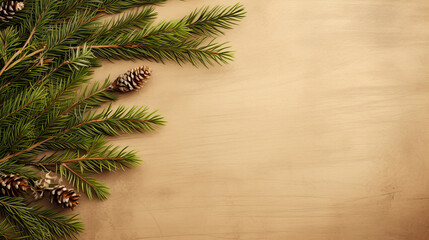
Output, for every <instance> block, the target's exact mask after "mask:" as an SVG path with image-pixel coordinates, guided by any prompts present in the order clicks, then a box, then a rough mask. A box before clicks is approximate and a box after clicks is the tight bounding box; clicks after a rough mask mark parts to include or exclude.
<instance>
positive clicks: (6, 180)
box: [0, 174, 29, 197]
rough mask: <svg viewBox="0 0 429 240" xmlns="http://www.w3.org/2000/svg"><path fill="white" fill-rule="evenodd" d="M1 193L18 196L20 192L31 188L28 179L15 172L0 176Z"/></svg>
mask: <svg viewBox="0 0 429 240" xmlns="http://www.w3.org/2000/svg"><path fill="white" fill-rule="evenodd" d="M0 188H1V194H2V195H7V196H13V197H18V195H19V194H20V193H23V192H26V191H27V190H28V188H29V184H28V182H27V180H26V179H25V178H23V177H20V176H17V175H15V174H9V175H5V176H2V177H1V178H0Z"/></svg>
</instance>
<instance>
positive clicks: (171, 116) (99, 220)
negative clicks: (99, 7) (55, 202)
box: [77, 0, 429, 240]
mask: <svg viewBox="0 0 429 240" xmlns="http://www.w3.org/2000/svg"><path fill="white" fill-rule="evenodd" d="M241 2H242V3H243V4H244V5H245V6H246V8H247V11H248V14H247V15H248V17H247V18H246V19H245V20H244V21H243V22H242V24H241V25H240V26H238V27H236V28H235V29H234V30H232V31H228V33H227V35H226V36H225V37H222V40H225V41H227V40H228V41H230V42H231V45H232V46H233V48H234V50H236V51H237V53H236V61H235V62H234V63H232V64H230V65H228V66H225V67H213V68H210V69H208V70H207V69H204V68H200V69H196V68H193V67H192V66H190V65H186V66H184V67H180V66H177V65H176V64H174V63H168V64H167V65H162V64H156V63H148V62H145V61H137V62H134V63H133V62H121V61H115V62H113V63H109V62H106V63H105V64H104V66H103V67H102V68H99V69H97V74H96V77H97V79H99V80H100V81H102V80H104V78H105V77H106V76H107V75H108V74H110V75H111V76H112V77H116V76H117V75H118V74H120V73H122V72H124V71H126V70H128V69H129V68H131V67H135V66H138V65H141V64H149V65H150V66H152V67H153V69H154V77H153V79H152V80H151V82H150V83H149V84H148V85H147V86H146V87H145V88H144V89H143V90H141V91H140V92H137V93H134V94H130V95H126V96H123V97H122V98H121V99H120V100H119V101H118V103H117V104H125V105H127V106H132V105H147V106H150V107H151V109H159V110H160V113H162V114H163V115H165V117H166V119H167V120H168V121H169V123H168V125H167V126H166V127H163V128H160V129H159V131H158V132H156V133H150V134H140V135H139V134H135V135H129V136H123V137H119V138H115V139H113V142H114V143H115V144H118V145H121V146H129V147H130V148H131V149H135V150H137V151H138V152H139V154H140V155H141V156H142V158H143V159H144V160H145V162H144V163H143V166H142V167H139V168H135V169H132V170H130V171H127V172H123V173H118V174H110V175H107V176H105V177H103V178H102V180H103V181H104V182H106V183H107V184H108V185H109V186H110V187H111V191H112V195H111V197H110V199H109V200H108V201H105V202H99V201H91V202H90V201H82V203H81V206H80V207H79V208H78V210H77V212H78V213H80V214H81V217H82V219H83V220H84V221H85V222H86V229H87V230H86V232H85V233H84V234H82V235H81V239H99V240H101V239H103V240H104V239H123V240H128V239H148V240H156V239H163V240H200V239H201V240H216V239H245V240H260V239H269V240H271V239H281V240H283V239H293V240H301V239H303V240H312V239H315V240H316V239H317V240H323V239H332V240H336V239H347V240H353V239H356V240H361V239H370V240H372V239H377V240H378V239H380V240H386V239H387V240H389V239H429V214H428V213H429V184H428V180H429V178H428V177H427V176H428V175H427V173H428V171H429V165H428V164H429V122H428V120H429V2H428V1H427V0H323V1H322V0H265V1H257V0H242V1H241ZM233 3H235V1H227V0H206V1H201V0H188V1H185V2H182V1H174V0H172V1H170V2H169V3H168V4H166V5H165V6H164V7H158V10H159V12H160V18H176V17H180V16H183V15H185V14H187V13H189V12H190V11H191V10H193V9H194V8H196V7H200V6H205V5H216V4H224V5H225V4H233Z"/></svg>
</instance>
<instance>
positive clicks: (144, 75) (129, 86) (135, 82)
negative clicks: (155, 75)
mask: <svg viewBox="0 0 429 240" xmlns="http://www.w3.org/2000/svg"><path fill="white" fill-rule="evenodd" d="M151 75H152V69H151V68H150V67H147V66H141V67H138V68H134V69H131V70H129V71H128V72H126V73H124V74H121V75H120V76H119V77H118V78H116V80H115V81H114V82H113V83H112V84H111V85H110V88H111V89H114V90H116V91H119V92H129V91H133V90H136V89H139V88H141V87H142V85H143V84H145V83H146V82H147V79H148V78H149V77H150V76H151Z"/></svg>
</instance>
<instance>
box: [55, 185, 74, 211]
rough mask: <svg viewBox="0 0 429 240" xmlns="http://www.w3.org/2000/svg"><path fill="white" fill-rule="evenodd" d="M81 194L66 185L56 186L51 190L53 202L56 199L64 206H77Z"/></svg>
mask: <svg viewBox="0 0 429 240" xmlns="http://www.w3.org/2000/svg"><path fill="white" fill-rule="evenodd" d="M79 198H80V195H79V194H77V193H76V192H75V191H74V190H73V189H68V188H66V187H65V186H59V185H57V186H55V187H54V189H52V191H51V203H53V202H54V201H55V202H56V203H58V204H60V205H61V206H62V207H63V208H71V209H72V210H73V208H75V207H76V206H77V205H78V204H79Z"/></svg>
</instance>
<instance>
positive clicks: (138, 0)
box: [100, 0, 166, 14]
mask: <svg viewBox="0 0 429 240" xmlns="http://www.w3.org/2000/svg"><path fill="white" fill-rule="evenodd" d="M102 1H103V4H102V8H100V11H103V12H106V13H108V14H113V13H119V12H122V11H124V10H127V9H130V8H133V7H139V6H145V5H153V4H160V3H164V2H166V0H128V1H118V0H102Z"/></svg>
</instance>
